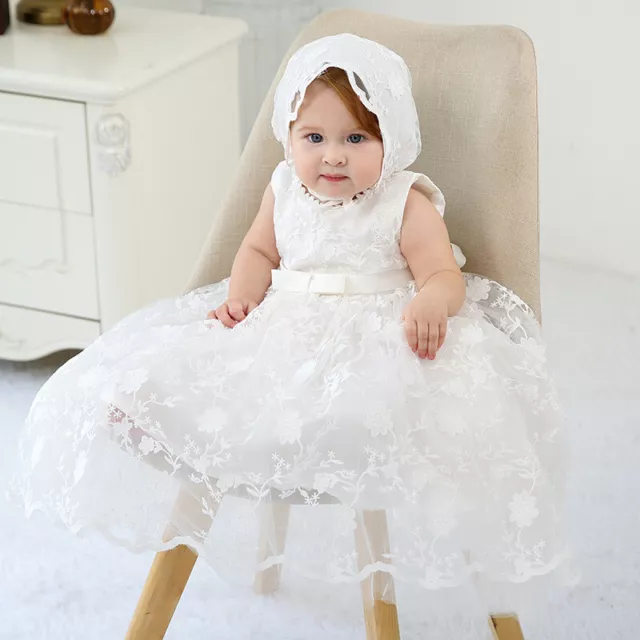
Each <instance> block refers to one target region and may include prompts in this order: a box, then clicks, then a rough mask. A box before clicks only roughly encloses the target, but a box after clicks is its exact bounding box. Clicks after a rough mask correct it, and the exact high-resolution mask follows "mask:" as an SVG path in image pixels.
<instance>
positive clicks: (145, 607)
mask: <svg viewBox="0 0 640 640" xmlns="http://www.w3.org/2000/svg"><path fill="white" fill-rule="evenodd" d="M197 559H198V555H197V554H196V553H195V552H194V551H192V550H191V549H190V548H189V547H185V546H184V545H180V546H178V547H175V548H174V549H170V550H169V551H161V552H160V553H157V554H156V557H155V559H154V561H153V564H152V565H151V571H149V575H148V577H147V581H146V582H145V585H144V589H143V590H142V595H141V596H140V599H139V600H138V606H137V607H136V610H135V612H134V614H133V618H132V620H131V624H130V625H129V630H128V631H127V635H126V636H125V640H162V638H164V636H165V633H166V632H167V629H168V628H169V623H170V622H171V618H172V617H173V613H174V611H175V610H176V607H177V606H178V602H179V601H180V597H181V596H182V592H183V591H184V588H185V587H186V585H187V580H189V576H190V575H191V571H192V570H193V567H194V565H195V563H196V560H197Z"/></svg>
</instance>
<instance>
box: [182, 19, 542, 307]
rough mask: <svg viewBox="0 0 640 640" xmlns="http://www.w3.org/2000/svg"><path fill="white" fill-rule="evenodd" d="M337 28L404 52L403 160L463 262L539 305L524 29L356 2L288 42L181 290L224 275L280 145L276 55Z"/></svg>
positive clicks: (532, 117) (531, 70) (530, 62)
mask: <svg viewBox="0 0 640 640" xmlns="http://www.w3.org/2000/svg"><path fill="white" fill-rule="evenodd" d="M343 32H351V33H355V34H357V35H360V36H363V37H365V38H370V39H372V40H376V41H378V42H380V43H381V44H384V45H385V46H387V47H389V48H391V49H393V50H394V51H396V52H397V53H398V54H400V55H401V56H402V57H403V58H404V60H405V61H406V63H407V65H408V66H409V68H410V69H411V73H412V76H413V92H414V96H415V100H416V104H417V106H418V113H419V116H420V125H421V131H422V153H421V155H420V157H419V158H418V160H417V161H416V162H415V164H414V165H413V166H412V167H411V168H412V170H414V171H419V172H421V173H425V174H427V175H428V176H429V177H430V178H431V179H432V180H433V181H434V182H435V183H436V184H437V185H438V186H439V187H440V188H441V189H442V191H443V193H444V196H445V199H446V202H447V206H446V212H445V221H446V223H447V228H448V229H449V234H450V236H451V241H452V242H454V243H456V244H458V245H459V246H460V247H461V248H462V250H463V252H464V254H465V255H466V257H467V264H466V266H465V269H464V270H465V271H470V272H475V273H479V274H482V275H485V276H487V277H489V278H493V279H494V280H497V281H498V282H501V283H502V284H504V285H506V286H507V287H509V288H511V289H513V290H514V291H515V292H516V293H517V294H518V295H519V296H520V297H521V298H522V299H523V300H524V301H525V302H527V303H528V304H529V305H530V306H531V307H532V309H533V310H534V312H535V313H536V315H538V317H539V315H540V314H539V312H540V277H539V240H538V238H539V224H538V114H537V74H536V60H535V52H534V48H533V44H532V42H531V40H530V38H529V37H528V36H527V35H526V34H525V33H524V32H523V31H521V30H520V29H518V28H516V27H511V26H501V25H498V26H450V25H431V24H423V23H417V22H410V21H407V20H401V19H397V18H390V17H386V16H380V15H375V14H370V13H366V12H362V11H356V10H337V11H330V12H328V13H324V14H322V15H320V16H318V17H317V18H316V19H315V20H314V21H313V22H311V23H310V24H309V25H308V26H307V27H305V28H304V29H303V30H302V32H301V33H300V35H299V36H298V38H297V39H296V40H295V42H294V43H293V45H292V46H291V49H290V51H289V53H288V54H287V56H286V57H285V60H284V61H283V63H282V65H281V67H280V69H279V71H278V74H277V76H276V78H275V80H274V82H273V85H272V86H271V89H270V91H269V94H268V95H267V97H266V98H265V101H264V103H263V105H262V108H261V110H260V113H259V115H258V117H257V119H256V122H255V124H254V126H253V129H252V131H251V134H250V136H249V139H248V141H247V144H246V147H245V149H244V152H243V154H242V157H241V159H240V163H239V167H238V170H237V172H236V175H235V179H234V180H233V182H232V183H231V184H230V188H229V191H228V194H227V196H226V198H225V199H224V201H223V203H222V206H221V207H220V209H219V211H218V212H217V214H216V215H215V217H214V219H213V225H212V229H211V232H210V235H209V237H208V239H207V241H206V243H205V247H204V250H203V252H202V255H201V256H200V259H199V262H198V264H197V267H196V270H195V272H194V274H193V276H192V278H191V281H190V282H189V285H188V287H187V290H191V289H193V288H195V287H198V286H201V285H204V284H208V283H211V282H217V281H218V280H221V279H222V278H225V277H227V276H228V275H229V273H230V270H231V265H232V263H233V258H234V256H235V253H236V251H237V250H238V247H239V246H240V243H241V241H242V238H243V237H244V235H245V233H246V231H247V229H248V228H249V226H250V225H251V223H252V221H253V219H254V217H255V215H256V212H257V210H258V205H259V203H260V199H261V196H262V193H263V191H264V189H265V187H266V185H267V183H268V181H269V179H270V177H271V173H272V171H273V169H274V168H275V166H276V165H277V163H278V162H280V160H281V159H282V157H283V153H282V147H281V146H280V145H279V143H278V142H276V140H275V139H274V137H273V134H272V132H271V126H270V122H271V109H272V101H273V93H274V90H275V86H276V84H277V82H278V80H279V78H280V76H281V74H282V71H283V70H284V65H285V63H286V60H288V58H289V56H290V55H291V54H292V53H293V52H294V51H295V50H296V49H298V48H299V47H300V46H302V45H303V44H305V43H306V42H309V41H311V40H315V39H316V38H320V37H322V36H325V35H331V34H337V33H343ZM221 152H224V150H221Z"/></svg>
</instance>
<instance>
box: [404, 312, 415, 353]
mask: <svg viewBox="0 0 640 640" xmlns="http://www.w3.org/2000/svg"><path fill="white" fill-rule="evenodd" d="M404 334H405V336H406V337H407V342H408V343H409V347H411V351H413V352H414V353H415V352H416V351H417V350H418V327H417V326H416V321H415V320H413V318H408V319H405V321H404Z"/></svg>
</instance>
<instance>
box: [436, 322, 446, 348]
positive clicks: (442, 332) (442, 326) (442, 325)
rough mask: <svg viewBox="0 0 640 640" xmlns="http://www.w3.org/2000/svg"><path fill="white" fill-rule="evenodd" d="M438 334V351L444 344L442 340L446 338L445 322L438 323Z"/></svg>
mask: <svg viewBox="0 0 640 640" xmlns="http://www.w3.org/2000/svg"><path fill="white" fill-rule="evenodd" d="M439 330H440V331H439V334H438V349H440V347H441V346H442V345H443V344H444V339H445V338H446V337H447V321H446V320H445V321H444V322H441V323H440V326H439Z"/></svg>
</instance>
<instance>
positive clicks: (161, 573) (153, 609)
mask: <svg viewBox="0 0 640 640" xmlns="http://www.w3.org/2000/svg"><path fill="white" fill-rule="evenodd" d="M190 489H191V490H187V489H185V488H181V489H180V491H179V492H178V497H177V499H176V502H175V505H174V508H173V513H187V512H189V513H190V514H191V516H190V517H191V518H192V522H194V523H197V522H198V521H197V519H198V518H200V519H201V522H199V523H198V524H201V525H202V526H201V528H202V529H204V528H205V527H206V526H209V525H210V524H211V520H210V516H205V515H204V514H203V513H202V506H201V504H200V502H199V498H198V496H195V495H194V494H193V492H192V491H193V488H190ZM217 508H218V505H213V507H212V509H213V510H214V512H215V511H216V510H217ZM172 521H173V519H172ZM178 534H179V532H178V531H177V530H176V529H175V528H174V527H173V525H172V524H171V523H169V525H168V526H167V528H166V530H165V532H164V535H163V539H164V540H165V541H169V540H171V539H172V538H173V537H175V536H176V535H178ZM197 559H198V554H197V553H196V552H195V551H193V550H192V549H190V548H189V547H187V546H185V545H178V546H177V547H175V548H173V549H169V551H161V552H160V553H157V554H156V556H155V558H154V560H153V564H152V565H151V570H150V571H149V575H148V576H147V580H146V582H145V584H144V588H143V589H142V594H141V595H140V599H139V600H138V605H137V606H136V609H135V611H134V613H133V618H132V619H131V623H130V624H129V629H128V631H127V635H126V636H125V640H162V639H163V638H164V636H165V634H166V632H167V629H168V628H169V623H170V622H171V618H172V617H173V614H174V612H175V610H176V607H177V606H178V602H180V598H181V597H182V593H183V591H184V589H185V587H186V586H187V581H188V580H189V576H190V575H191V572H192V571H193V567H194V566H195V563H196V560H197Z"/></svg>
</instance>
